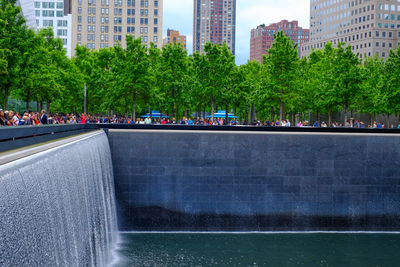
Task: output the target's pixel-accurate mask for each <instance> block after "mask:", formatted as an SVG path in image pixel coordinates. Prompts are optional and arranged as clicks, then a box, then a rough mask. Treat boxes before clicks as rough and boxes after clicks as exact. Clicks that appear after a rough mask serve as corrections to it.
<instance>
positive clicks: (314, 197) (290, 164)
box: [109, 130, 400, 231]
mask: <svg viewBox="0 0 400 267" xmlns="http://www.w3.org/2000/svg"><path fill="white" fill-rule="evenodd" d="M109 140H110V145H111V151H112V158H113V164H114V174H115V185H116V194H117V201H118V212H119V226H120V230H123V231H131V230H152V231H155V230H161V231H168V230H182V231H189V230H194V231H220V230H222V231H257V230H261V231H269V230H272V231H274V230H282V231H288V230H312V231H317V230H345V231H347V230H349V231H350V230H374V231H375V230H383V231H393V230H400V168H399V166H400V165H399V161H400V157H399V156H400V154H399V153H400V136H399V135H397V136H396V135H376V134H375V135H367V134H357V135H351V134H331V135H329V134H323V133H315V134H313V133H285V134H280V133H245V132H243V133H240V132H234V133H232V132H190V131H140V130H139V131H134V130H131V131H129V130H126V131H123V130H110V131H109Z"/></svg>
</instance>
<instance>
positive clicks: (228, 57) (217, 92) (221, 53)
mask: <svg viewBox="0 0 400 267" xmlns="http://www.w3.org/2000/svg"><path fill="white" fill-rule="evenodd" d="M204 51H205V56H204V57H202V58H201V59H202V61H201V65H200V66H201V68H202V70H201V72H202V74H201V76H202V77H203V78H204V80H203V82H204V89H205V94H206V95H208V96H209V97H210V102H211V119H212V120H214V113H215V107H216V103H217V100H219V101H221V100H222V99H223V97H224V96H225V100H226V96H227V94H226V92H224V91H226V89H227V87H228V86H229V83H230V79H229V77H230V75H232V71H233V64H234V57H233V56H232V53H231V52H230V51H229V49H228V46H227V45H226V44H223V45H222V46H220V45H217V44H216V45H213V44H211V43H207V44H206V45H205V48H204ZM218 97H219V98H218Z"/></svg>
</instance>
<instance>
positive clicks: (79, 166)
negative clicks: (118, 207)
mask: <svg viewBox="0 0 400 267" xmlns="http://www.w3.org/2000/svg"><path fill="white" fill-rule="evenodd" d="M112 169H113V168H112V162H111V153H110V147H109V143H108V140H107V136H106V134H105V133H104V132H102V133H98V132H97V133H94V134H92V135H90V136H89V137H86V138H83V139H80V140H79V141H75V142H73V143H69V144H66V145H63V146H60V147H56V148H53V149H50V150H47V151H44V152H40V153H38V154H35V155H31V156H28V157H25V158H22V159H19V160H16V161H13V162H11V163H7V164H4V165H2V166H0V266H105V265H107V264H108V263H109V262H110V261H111V260H112V255H111V254H112V247H113V245H114V244H115V242H116V239H117V237H118V229H117V222H116V212H115V193H114V181H113V171H112Z"/></svg>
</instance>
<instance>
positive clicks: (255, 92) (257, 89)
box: [237, 60, 270, 122]
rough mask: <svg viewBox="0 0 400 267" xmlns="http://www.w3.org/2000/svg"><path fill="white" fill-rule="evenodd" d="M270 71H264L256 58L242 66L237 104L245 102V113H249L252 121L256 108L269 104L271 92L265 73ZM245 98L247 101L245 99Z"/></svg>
mask: <svg viewBox="0 0 400 267" xmlns="http://www.w3.org/2000/svg"><path fill="white" fill-rule="evenodd" d="M265 73H268V72H264V71H263V66H262V65H261V64H260V63H259V62H258V61H256V60H253V61H249V62H248V63H247V64H245V65H242V66H240V77H242V79H241V84H240V90H239V92H237V93H238V94H237V96H238V98H237V100H238V101H239V102H237V104H240V102H244V103H243V104H245V106H244V107H243V108H244V109H245V110H246V111H247V112H246V111H245V112H243V114H246V113H248V114H249V120H250V122H251V121H253V120H254V119H255V110H256V109H258V108H261V107H264V106H265V105H268V103H269V102H270V101H269V92H268V88H265V87H264V83H263V79H264V77H263V75H264V74H265ZM243 100H245V101H243Z"/></svg>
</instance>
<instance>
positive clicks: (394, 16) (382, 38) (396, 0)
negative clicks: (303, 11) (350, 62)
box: [301, 0, 400, 59]
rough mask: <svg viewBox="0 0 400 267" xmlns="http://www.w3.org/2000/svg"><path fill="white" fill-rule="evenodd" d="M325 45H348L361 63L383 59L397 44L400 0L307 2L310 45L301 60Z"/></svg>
mask: <svg viewBox="0 0 400 267" xmlns="http://www.w3.org/2000/svg"><path fill="white" fill-rule="evenodd" d="M327 42H331V43H332V44H333V45H334V46H335V47H336V46H337V45H338V44H339V43H345V44H351V45H352V49H353V51H354V53H356V54H359V57H360V58H361V59H363V58H366V57H371V56H379V57H381V58H387V57H388V55H389V51H390V49H396V48H397V47H398V45H399V42H400V0H310V42H309V43H306V44H304V45H302V46H301V57H306V56H308V55H309V54H310V53H311V51H312V50H313V49H323V48H324V46H325V44H326V43H327Z"/></svg>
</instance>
